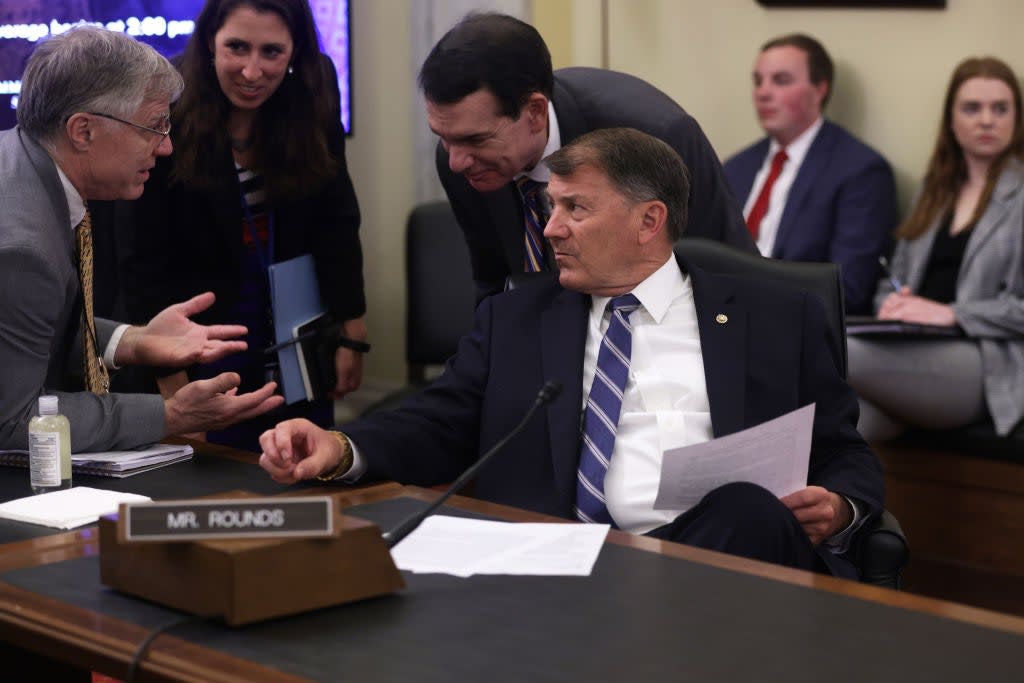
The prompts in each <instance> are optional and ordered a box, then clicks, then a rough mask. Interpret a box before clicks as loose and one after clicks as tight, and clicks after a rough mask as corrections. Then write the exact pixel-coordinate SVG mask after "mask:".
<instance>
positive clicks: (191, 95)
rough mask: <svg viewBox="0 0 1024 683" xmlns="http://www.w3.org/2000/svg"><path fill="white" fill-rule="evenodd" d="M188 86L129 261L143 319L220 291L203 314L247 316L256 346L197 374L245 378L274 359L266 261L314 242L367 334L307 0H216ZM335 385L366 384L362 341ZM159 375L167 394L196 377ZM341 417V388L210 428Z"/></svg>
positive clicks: (133, 309) (343, 175)
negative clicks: (337, 402) (335, 400)
mask: <svg viewBox="0 0 1024 683" xmlns="http://www.w3.org/2000/svg"><path fill="white" fill-rule="evenodd" d="M176 61H177V63H178V67H179V69H180V70H181V73H182V75H183V76H184V79H185V90H184V92H183V93H182V96H181V98H180V99H179V100H178V102H177V103H176V104H175V106H174V108H173V110H172V124H173V131H174V132H173V140H174V148H175V149H174V154H173V156H171V157H168V158H166V159H162V160H161V163H159V164H158V165H157V166H156V168H154V169H153V172H152V177H151V178H150V179H149V181H148V183H147V184H146V189H145V193H144V194H143V197H142V199H140V200H139V201H138V202H137V203H136V206H135V207H134V209H135V221H136V224H137V229H136V230H135V231H134V234H135V235H136V237H135V241H134V244H132V245H131V252H132V258H131V259H129V260H128V263H127V265H126V270H127V272H126V274H125V290H126V302H127V306H128V309H129V313H130V314H131V316H132V317H133V318H138V319H148V317H149V316H150V315H151V314H152V313H151V312H152V311H157V310H161V309H162V308H164V307H165V306H166V304H165V303H164V302H168V301H170V302H173V301H179V300H181V299H182V297H183V296H184V297H185V298H188V297H189V296H192V294H193V293H198V292H203V291H207V290H212V291H213V292H214V293H215V294H216V295H217V301H216V304H215V305H214V306H213V307H211V308H210V310H209V311H207V314H206V316H205V318H206V320H204V321H203V322H207V323H209V322H218V323H226V322H231V323H238V324H243V325H246V326H247V327H248V328H249V337H248V340H247V341H248V346H249V348H248V350H247V351H246V352H245V353H240V354H236V355H235V356H231V357H229V358H226V359H224V360H223V361H222V362H220V363H218V364H216V366H215V367H214V366H199V367H193V368H191V369H189V371H188V375H190V376H192V377H193V378H202V377H210V376H213V375H215V374H217V373H218V372H223V371H226V370H231V371H235V372H238V373H239V374H240V375H241V377H242V389H241V390H244V391H248V390H249V387H254V386H260V385H262V384H263V382H264V381H265V380H266V378H267V376H268V375H270V374H272V373H273V367H272V366H268V364H267V363H266V362H265V359H266V358H269V357H266V356H265V355H264V354H263V349H264V348H266V347H267V346H269V345H271V344H273V343H274V341H275V340H274V334H273V321H272V320H271V315H270V296H269V285H268V279H267V268H268V266H269V265H270V264H272V263H276V262H280V261H285V260H288V259H291V258H293V257H296V256H300V255H303V254H307V253H308V254H312V256H313V259H314V262H315V269H316V277H317V281H318V284H319V287H320V295H321V299H322V301H323V303H324V305H325V306H326V308H327V310H328V311H329V313H330V314H331V315H332V317H333V318H334V319H335V320H336V321H339V322H341V335H342V336H344V337H346V338H348V339H351V340H356V341H364V340H365V338H366V327H365V323H364V320H363V315H364V313H365V310H366V304H365V298H364V293H363V278H362V251H361V248H360V243H359V234H358V230H359V206H358V203H357V201H356V196H355V192H354V190H353V187H352V181H351V179H350V178H349V175H348V170H347V168H346V164H345V136H344V131H343V130H342V127H341V122H340V112H339V101H340V97H339V94H338V84H337V76H336V74H335V70H334V67H333V65H332V64H331V61H330V59H329V58H328V57H327V56H325V55H323V54H321V52H320V49H319V42H318V38H317V32H316V27H315V25H314V23H313V17H312V13H311V11H310V7H309V3H308V2H307V0H209V2H207V3H206V5H205V6H204V7H203V9H202V11H201V13H200V14H199V17H198V19H197V20H196V26H195V32H194V33H193V35H192V38H191V39H190V41H189V43H188V46H187V47H186V49H185V52H184V54H183V55H182V56H181V57H180V58H179V59H178V60H176ZM334 361H335V369H336V371H337V378H338V379H337V385H336V387H335V389H334V395H335V396H336V397H337V396H342V395H344V394H345V393H347V392H350V391H353V390H354V389H356V388H358V386H359V384H360V382H361V379H362V354H361V353H360V352H357V351H354V350H352V349H351V348H348V347H339V348H338V350H337V352H336V353H335V358H334ZM187 379H188V378H187V377H186V374H185V373H177V374H172V375H167V376H165V377H161V378H160V379H159V380H158V383H159V385H160V388H161V392H162V393H167V392H171V391H174V390H175V389H176V388H177V387H178V386H179V385H181V384H183V383H184V382H186V381H187ZM299 416H301V417H307V418H309V419H311V420H313V421H314V422H316V423H318V424H321V425H330V424H332V418H333V414H332V403H331V401H330V400H326V399H325V400H320V401H314V402H312V403H309V402H306V401H301V402H299V403H297V404H293V405H291V406H288V407H286V408H282V409H280V410H278V411H275V412H273V413H271V414H269V415H267V416H264V417H263V418H261V419H259V420H254V421H250V422H247V423H243V424H242V425H238V426H236V427H234V428H232V429H230V430H225V431H224V432H222V433H216V434H214V433H210V434H208V435H207V436H208V438H209V439H210V440H211V441H215V442H218V443H227V444H230V445H233V446H236V447H240V448H247V449H250V450H254V451H258V450H259V445H258V441H257V439H258V436H259V434H260V432H262V431H263V430H264V429H266V428H268V427H270V426H273V425H274V424H275V423H276V422H278V421H280V420H282V419H287V418H290V417H299Z"/></svg>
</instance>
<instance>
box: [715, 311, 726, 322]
mask: <svg viewBox="0 0 1024 683" xmlns="http://www.w3.org/2000/svg"><path fill="white" fill-rule="evenodd" d="M715 322H716V323H718V324H720V325H724V324H725V323H727V322H729V316H727V315H726V314H725V313H719V314H718V315H716V316H715Z"/></svg>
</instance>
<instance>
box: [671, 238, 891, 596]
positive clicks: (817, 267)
mask: <svg viewBox="0 0 1024 683" xmlns="http://www.w3.org/2000/svg"><path fill="white" fill-rule="evenodd" d="M675 250H676V253H677V254H680V255H682V256H684V257H685V258H686V259H688V260H689V261H690V262H691V263H693V264H694V265H696V266H698V267H700V268H702V269H704V270H707V271H709V272H714V273H731V274H732V273H734V274H744V275H749V276H751V277H755V278H764V279H768V280H774V281H778V282H782V283H785V284H787V285H789V286H792V287H796V288H799V289H803V290H807V291H810V292H813V293H814V294H816V295H817V296H818V298H819V299H821V302H822V304H823V305H824V306H825V316H826V319H827V322H828V330H829V347H830V349H831V350H832V353H833V355H834V357H835V361H836V366H837V367H838V368H839V369H840V372H841V373H842V375H843V377H846V322H845V313H844V308H843V285H842V281H841V280H840V278H839V266H837V265H835V264H833V263H802V262H795V261H780V260H778V259H770V258H764V257H762V256H758V255H756V254H749V253H746V252H742V251H739V250H737V249H733V248H732V247H729V246H726V245H724V244H722V243H720V242H714V241H711V240H706V239H699V238H686V239H682V240H679V241H678V242H677V243H676V247H675ZM851 552H853V553H854V556H853V557H854V561H855V562H856V564H857V566H858V567H860V570H861V581H862V582H863V583H869V584H872V585H876V586H885V587H887V588H899V586H900V572H901V571H902V570H903V567H904V566H906V564H907V560H908V559H909V555H910V551H909V546H908V545H907V539H906V536H904V534H903V530H902V529H901V528H900V525H899V522H898V521H897V520H896V518H895V517H894V516H893V515H892V514H891V513H889V512H888V511H884V512H883V513H882V515H881V516H880V517H878V518H877V519H873V520H869V521H868V523H867V524H866V525H865V526H864V527H862V529H861V530H860V532H859V534H858V537H857V538H856V539H855V543H854V546H853V548H852V549H851Z"/></svg>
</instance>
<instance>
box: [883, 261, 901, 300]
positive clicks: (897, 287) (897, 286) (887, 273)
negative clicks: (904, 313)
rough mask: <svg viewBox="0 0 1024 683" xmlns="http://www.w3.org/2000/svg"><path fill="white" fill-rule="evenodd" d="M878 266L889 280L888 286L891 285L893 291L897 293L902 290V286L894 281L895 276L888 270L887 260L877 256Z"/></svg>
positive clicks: (897, 281)
mask: <svg viewBox="0 0 1024 683" xmlns="http://www.w3.org/2000/svg"><path fill="white" fill-rule="evenodd" d="M878 265H880V266H882V270H883V271H885V276H886V277H887V278H889V284H891V285H892V288H893V289H895V290H896V291H897V292H898V291H900V290H901V289H903V285H902V284H901V283H900V281H899V280H897V279H896V276H895V275H893V274H892V270H891V269H890V268H889V259H887V258H885V257H884V256H879V257H878Z"/></svg>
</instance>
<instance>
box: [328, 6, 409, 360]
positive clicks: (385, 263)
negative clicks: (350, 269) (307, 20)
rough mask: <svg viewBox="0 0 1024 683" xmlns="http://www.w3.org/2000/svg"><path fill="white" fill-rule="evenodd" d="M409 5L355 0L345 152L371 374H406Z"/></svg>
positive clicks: (367, 358) (367, 357)
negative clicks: (358, 217)
mask: <svg viewBox="0 0 1024 683" xmlns="http://www.w3.org/2000/svg"><path fill="white" fill-rule="evenodd" d="M409 7H410V6H409V0H353V3H352V48H353V51H354V52H353V55H352V81H353V82H352V93H353V95H352V101H353V105H354V107H355V109H354V112H353V124H352V125H353V135H352V137H350V138H349V141H348V147H347V149H346V155H347V159H348V167H349V172H350V173H351V175H352V183H353V184H354V185H355V189H356V195H357V196H358V197H359V206H360V209H361V210H362V214H363V223H362V228H361V231H360V235H361V237H362V242H363V258H364V266H363V275H364V277H365V279H366V294H367V309H368V312H367V323H368V325H369V329H370V342H371V344H373V350H372V352H371V353H369V354H367V356H366V368H365V372H366V374H367V376H369V377H379V378H386V379H393V380H401V379H403V378H404V377H405V265H404V264H405V246H404V245H405V239H404V236H405V218H406V216H407V215H408V213H409V210H410V209H411V208H412V206H413V203H414V201H415V199H414V198H415V187H414V176H413V171H412V149H413V139H412V121H413V118H412V117H413V112H414V111H415V112H419V111H421V106H420V103H419V102H418V101H414V99H413V95H414V94H415V90H414V83H413V78H414V76H413V74H414V70H413V68H412V66H411V63H412V57H411V50H410V43H411V41H410V34H409V30H410V21H409V15H410V9H409Z"/></svg>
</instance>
